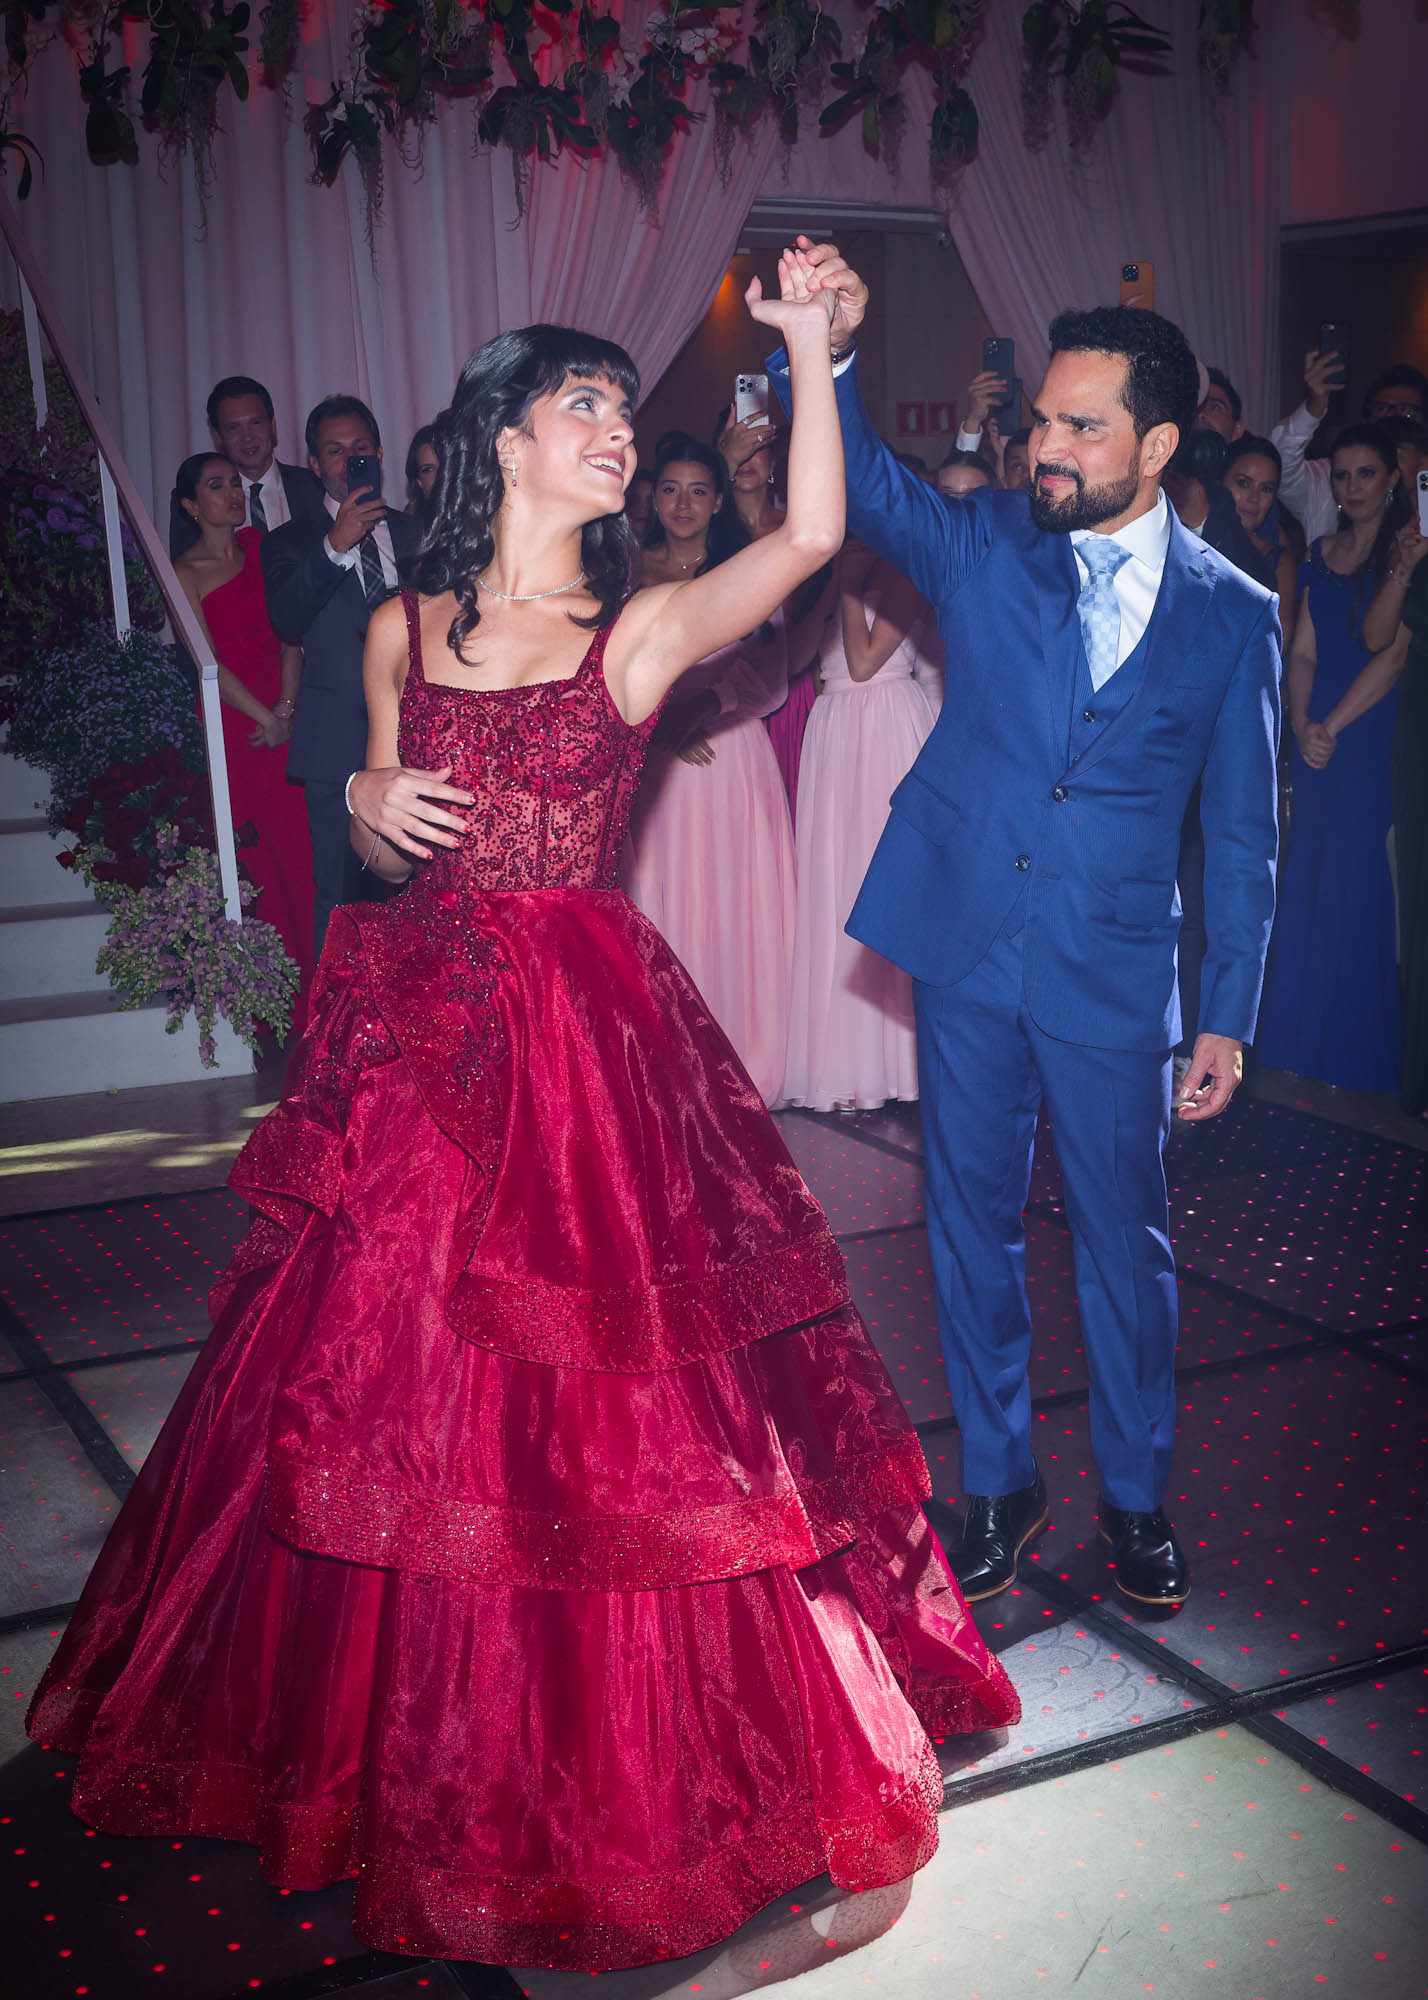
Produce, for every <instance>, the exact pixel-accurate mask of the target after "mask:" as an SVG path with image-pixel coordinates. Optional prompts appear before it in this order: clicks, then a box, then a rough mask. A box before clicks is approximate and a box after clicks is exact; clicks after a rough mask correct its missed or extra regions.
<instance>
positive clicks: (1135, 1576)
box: [1098, 1498, 1190, 1604]
mask: <svg viewBox="0 0 1428 2000" xmlns="http://www.w3.org/2000/svg"><path fill="white" fill-rule="evenodd" d="M1098 1532H1099V1533H1100V1537H1101V1540H1102V1541H1103V1542H1105V1543H1106V1544H1107V1546H1108V1547H1109V1549H1110V1551H1111V1567H1112V1569H1113V1570H1114V1571H1115V1576H1116V1589H1117V1590H1118V1591H1120V1593H1121V1595H1122V1596H1123V1597H1131V1598H1134V1599H1135V1601H1136V1603H1137V1604H1183V1603H1184V1602H1185V1600H1186V1598H1187V1597H1188V1596H1189V1595H1190V1565H1189V1563H1188V1562H1187V1561H1186V1560H1185V1551H1184V1549H1182V1548H1181V1546H1180V1544H1179V1542H1177V1541H1176V1539H1175V1530H1174V1529H1173V1528H1172V1527H1171V1525H1170V1523H1169V1522H1168V1521H1167V1520H1166V1518H1165V1515H1164V1513H1163V1512H1162V1511H1161V1509H1160V1508H1159V1507H1156V1508H1154V1509H1153V1510H1152V1511H1151V1512H1150V1513H1148V1514H1132V1513H1125V1512H1123V1511H1122V1510H1121V1508H1119V1507H1113V1506H1112V1505H1111V1503H1110V1501H1109V1500H1106V1499H1104V1498H1103V1499H1102V1501H1101V1518H1100V1526H1099V1531H1098Z"/></svg>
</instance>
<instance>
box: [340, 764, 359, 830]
mask: <svg viewBox="0 0 1428 2000" xmlns="http://www.w3.org/2000/svg"><path fill="white" fill-rule="evenodd" d="M357 775H358V773H357V772H356V771H349V772H348V774H347V783H346V784H345V785H344V786H343V787H342V797H343V801H344V802H345V804H346V807H347V814H348V817H349V818H350V819H356V817H357V808H356V806H354V805H353V803H352V780H353V779H354V778H355V777H356V776H357Z"/></svg>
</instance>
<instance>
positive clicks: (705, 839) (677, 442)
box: [622, 434, 796, 1104]
mask: <svg viewBox="0 0 1428 2000" xmlns="http://www.w3.org/2000/svg"><path fill="white" fill-rule="evenodd" d="M691 453H697V454H698V456H688V454H691ZM700 470H702V471H703V472H704V473H705V474H706V476H707V477H708V478H710V479H712V480H714V481H715V482H717V492H718V494H719V497H720V500H721V501H723V502H725V503H727V494H726V492H725V487H724V483H723V482H722V481H721V480H720V479H719V472H720V468H719V462H718V460H717V459H716V458H715V455H714V453H713V452H712V451H710V450H709V449H708V447H707V446H703V445H699V444H697V443H696V441H695V440H693V439H690V438H687V437H682V436H679V435H678V434H676V435H675V436H674V437H672V438H671V439H668V440H662V441H661V447H660V452H659V454H658V456H657V458H656V463H655V493H654V509H655V515H656V517H657V519H658V521H659V523H660V525H661V526H663V527H664V531H665V542H664V544H663V545H662V547H657V550H656V553H657V554H658V553H662V549H663V548H669V547H673V549H674V550H675V551H676V555H675V556H674V558H673V561H674V562H676V563H677V562H678V561H680V560H683V559H685V558H684V556H683V553H682V552H683V551H684V549H685V545H686V540H687V543H688V548H689V551H690V552H691V553H692V552H693V551H694V549H695V548H696V546H697V544H696V541H695V538H694V536H693V535H690V536H689V537H687V538H686V537H681V536H680V534H679V532H678V530H679V528H680V526H682V525H685V523H684V520H683V516H682V514H681V513H680V512H679V511H677V510H679V509H680V508H682V507H683V506H685V505H686V504H687V503H686V502H685V499H684V495H685V492H686V490H687V489H688V488H689V487H690V486H691V485H692V484H694V482H693V481H692V480H690V479H688V478H686V477H685V474H686V473H693V472H696V471H700ZM755 539H756V540H757V539H762V538H761V537H759V538H755ZM706 548H707V544H705V545H698V558H697V560H696V561H694V562H693V563H692V565H691V566H692V568H693V571H694V573H695V574H696V575H697V574H700V573H701V572H703V573H707V572H708V570H709V569H710V568H712V567H713V566H714V564H713V563H712V562H711V560H710V557H709V555H708V554H707V553H706ZM670 561H671V558H670V557H668V556H666V557H665V564H666V565H668V564H669V563H670ZM648 573H649V570H648V567H647V568H646V574H648ZM787 663H788V646H787V637H786V633H785V627H784V614H783V607H782V606H781V605H780V606H779V607H777V608H776V609H775V611H774V612H773V614H772V616H771V617H769V618H768V619H766V620H765V621H764V622H763V623H762V624H761V625H759V626H758V627H756V629H755V630H754V631H752V632H751V633H749V634H747V635H746V636H745V637H743V638H740V639H738V640H737V641H735V643H734V644H733V645H729V646H721V647H719V648H718V649H717V650H716V651H714V652H711V653H709V654H707V655H706V656H705V658H704V659H702V660H700V661H699V662H698V664H697V665H696V666H693V667H691V668H690V669H689V671H688V672H687V673H686V674H684V675H682V676H681V678H680V680H679V682H678V685H677V686H676V688H675V690H674V695H673V698H672V700H671V703H670V707H669V710H668V711H667V714H666V718H665V720H664V722H663V723H662V724H661V727H660V730H659V732H658V734H657V736H656V740H655V744H654V746H653V748H652V750H651V753H650V757H649V761H648V764H647V766H646V770H645V779H644V784H643V786H642V788H641V790H640V793H639V797H638V798H637V800H636V803H635V809H634V812H633V814H632V816H631V820H630V844H629V848H628V851H627V854H626V857H625V865H624V869H623V871H622V879H623V883H624V887H625V889H626V891H627V893H628V894H629V896H630V897H631V898H632V900H633V901H634V902H635V903H637V904H638V906H639V907H640V909H642V910H643V911H644V913H645V915H646V916H647V917H648V918H649V920H650V922H651V923H652V924H653V925H654V927H655V929H656V930H657V931H658V932H659V933H660V935H661V937H663V938H664V940H665V942H666V943H667V944H668V945H669V946H670V948H671V950H672V951H673V952H674V954H675V956H676V958H678V959H679V961H680V963H681V964H682V965H683V967H684V969H685V971H686V972H687V973H688V974H689V976H690V978H691V979H692V980H693V981H694V984H695V985H696V986H697V987H698V989H699V991H700V992H701V993H702V994H703V996H704V998H705V1000H706V1001H707V1002H708V1003H709V1010H710V1012H711V1013H712V1014H713V1016H714V1019H715V1020H716V1021H717V1022H718V1023H719V1026H720V1027H721V1028H722V1029H723V1031H724V1033H725V1034H726V1035H727V1036H728V1037H729V1040H730V1041H731V1042H732V1043H733V1045H734V1047H735V1049H736V1050H737V1052H738V1055H739V1060H740V1061H741V1062H742V1063H743V1065H744V1068H745V1069H746V1070H747V1071H748V1073H749V1075H750V1076H751V1077H752V1079H753V1082H754V1087H755V1089H756V1090H757V1091H758V1092H759V1094H760V1096H761V1097H762V1098H763V1099H764V1101H765V1103H767V1104H774V1103H777V1102H778V1098H779V1093H780V1090H781V1088H782V1085H783V1072H784V1064H785V1061H786V1059H787V1054H788V1008H789V991H790V988H789V981H790V978H791V975H792V970H793V926H794V914H795V908H796V893H795V870H794V856H793V826H792V822H791V820H790V817H789V806H788V794H787V791H786V790H785V787H784V782H783V778H782V775H781V774H780V771H779V767H778V759H777V758H776V756H775V755H774V751H773V747H772V745H771V744H770V742H769V736H768V731H767V730H766V729H765V727H764V722H763V718H764V717H765V716H766V715H769V714H771V713H772V711H773V710H774V709H776V708H778V707H780V706H781V704H782V703H783V701H784V699H785V697H786V695H787V693H788V664H787Z"/></svg>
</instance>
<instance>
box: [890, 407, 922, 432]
mask: <svg viewBox="0 0 1428 2000" xmlns="http://www.w3.org/2000/svg"><path fill="white" fill-rule="evenodd" d="M897 434H898V436H899V437H906V438H920V437H926V435H927V405H926V403H899V404H898V406H897Z"/></svg>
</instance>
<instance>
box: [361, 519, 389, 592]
mask: <svg viewBox="0 0 1428 2000" xmlns="http://www.w3.org/2000/svg"><path fill="white" fill-rule="evenodd" d="M357 551H358V555H359V557H360V559H361V563H362V589H363V591H364V593H365V595H366V598H367V602H368V603H369V604H378V603H380V602H381V600H382V599H383V598H384V597H385V596H386V594H387V579H386V578H385V577H384V576H383V575H382V558H381V556H380V555H379V554H378V552H377V538H376V536H375V535H364V536H363V537H362V539H361V541H360V542H359V543H358V544H357Z"/></svg>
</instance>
